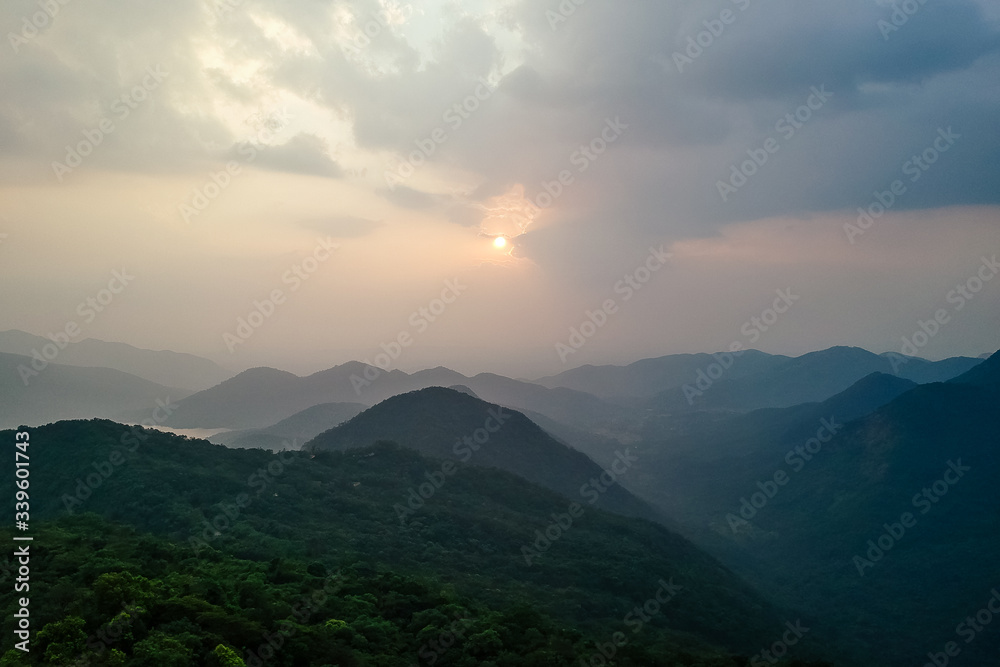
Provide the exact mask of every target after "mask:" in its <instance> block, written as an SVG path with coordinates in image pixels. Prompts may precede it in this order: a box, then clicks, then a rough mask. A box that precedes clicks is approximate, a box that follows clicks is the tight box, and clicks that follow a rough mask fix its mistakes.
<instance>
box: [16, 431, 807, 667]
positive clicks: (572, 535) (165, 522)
mask: <svg viewBox="0 0 1000 667" xmlns="http://www.w3.org/2000/svg"><path fill="white" fill-rule="evenodd" d="M123 433H125V434H127V436H128V437H127V438H126V439H124V440H123V438H122V435H123ZM0 439H2V440H4V441H6V442H13V433H12V432H9V431H8V432H4V433H0ZM31 439H32V442H37V443H44V448H39V449H38V450H37V454H36V457H37V458H36V459H33V463H32V465H33V468H32V480H33V486H32V488H33V490H34V494H36V496H33V497H37V501H36V503H35V504H34V505H33V507H32V519H33V521H35V522H36V523H37V522H39V521H47V520H51V519H53V518H55V517H56V516H58V515H61V514H64V513H65V511H66V508H67V507H69V508H70V509H72V511H73V512H75V513H80V512H94V513H96V514H98V515H100V516H102V517H105V518H106V519H109V520H112V521H118V522H123V523H127V524H131V525H133V526H136V527H138V528H139V529H141V530H150V531H153V532H155V533H157V534H158V535H160V536H163V537H165V538H167V539H169V540H170V541H172V542H174V543H175V544H176V545H178V547H181V549H180V550H177V549H174V550H173V551H171V550H165V549H163V548H159V549H158V548H157V547H156V545H155V544H146V545H145V546H144V547H143V552H144V553H146V554H150V555H151V556H152V557H153V558H154V559H157V558H158V559H160V565H159V571H160V572H163V571H164V568H165V567H168V566H170V567H172V566H173V564H176V563H178V562H187V563H197V562H199V561H200V560H205V561H207V562H220V559H222V558H228V557H229V556H235V557H236V558H239V559H243V560H245V561H258V562H260V563H262V564H263V563H267V562H270V568H269V570H268V571H269V572H270V573H271V574H272V575H274V578H275V579H274V580H275V581H276V582H277V583H281V581H282V580H283V577H290V579H285V580H286V581H295V580H296V579H297V578H298V577H299V576H300V575H296V574H294V572H295V571H296V570H298V569H299V568H301V565H295V566H294V567H291V565H293V564H289V563H288V562H287V561H288V560H289V559H292V560H293V561H296V562H301V561H303V560H307V559H311V560H314V561H318V563H317V565H316V568H317V569H318V570H326V571H333V570H335V569H336V568H338V567H346V568H353V569H355V570H357V569H359V568H364V570H363V571H369V572H374V571H376V568H377V569H379V570H381V571H386V570H391V572H392V573H393V574H394V575H395V576H397V577H399V576H402V577H432V578H433V580H434V581H441V580H444V581H447V582H448V584H447V585H446V586H445V587H444V588H441V589H440V590H442V594H443V595H449V596H454V595H455V594H456V593H457V594H458V595H462V596H469V597H472V598H474V599H475V600H476V601H477V604H480V605H491V606H493V607H497V608H507V609H510V608H523V607H529V608H534V609H535V610H536V611H538V612H540V613H543V614H549V615H551V616H552V617H553V618H555V619H557V621H558V622H560V623H563V624H569V625H571V626H573V627H579V628H580V629H581V630H583V631H585V632H587V633H592V634H593V635H594V636H595V637H596V638H597V639H596V641H607V639H608V638H609V637H610V636H611V632H615V631H618V630H622V629H626V628H628V627H629V626H628V625H625V622H627V619H629V618H634V614H633V616H629V613H630V611H631V610H632V609H633V608H634V607H635V606H636V605H643V604H644V603H643V601H647V603H648V601H650V600H653V599H654V597H655V595H656V593H657V591H658V590H659V589H660V587H661V584H660V583H659V582H660V580H665V581H669V580H670V579H671V578H672V579H673V580H674V583H675V584H677V585H679V586H681V587H682V589H681V591H680V592H678V593H677V594H676V596H674V597H673V598H671V599H670V600H669V603H663V604H662V605H660V604H657V605H656V606H657V607H658V609H657V611H656V612H655V613H654V612H649V614H650V615H649V616H648V620H647V622H645V623H644V624H642V625H641V626H640V627H644V632H643V633H641V635H638V634H637V635H636V636H635V637H634V639H633V638H631V636H630V640H629V646H630V647H631V648H630V649H629V652H628V653H626V654H623V656H622V657H623V658H627V659H628V660H631V661H632V662H631V663H630V662H623V663H622V664H652V663H653V662H655V661H659V660H664V659H669V660H670V661H671V662H680V663H681V664H698V663H697V661H698V660H701V659H704V660H705V661H706V662H703V663H701V664H706V665H711V666H712V667H722V666H723V665H732V664H741V663H743V662H745V660H746V659H745V658H743V659H737V660H734V658H732V657H725V656H723V655H721V654H720V652H719V651H718V650H717V649H712V648H711V647H713V646H720V647H722V648H724V649H726V650H729V651H741V652H744V655H747V654H749V653H751V652H755V651H757V650H759V647H762V646H767V645H770V643H771V642H772V641H773V638H774V636H775V635H776V634H777V635H778V636H780V634H781V632H782V631H784V622H785V620H787V619H788V618H789V617H790V618H796V617H795V616H789V615H790V614H791V613H792V612H782V611H781V610H778V609H776V608H775V607H773V606H772V605H770V604H769V603H768V602H767V601H766V600H764V599H763V598H762V597H761V596H760V595H759V594H758V593H757V592H756V591H754V590H753V589H752V588H750V587H749V586H747V585H746V584H744V583H743V582H741V581H740V580H739V578H738V577H736V576H734V575H733V574H732V573H731V572H730V571H729V570H727V569H726V568H724V567H722V566H721V565H720V564H719V563H718V562H717V561H715V560H714V559H712V558H711V557H709V556H707V555H706V554H705V553H704V552H702V551H700V550H698V549H697V548H696V547H694V546H693V545H692V544H691V543H689V542H687V541H686V540H684V539H683V538H680V537H679V536H677V535H675V534H673V533H670V532H669V531H667V530H666V529H664V528H662V527H660V526H657V525H655V524H652V523H650V522H646V521H640V520H634V519H627V518H624V517H620V516H616V515H612V514H608V513H605V512H602V511H600V510H598V509H594V508H589V507H588V508H587V509H586V510H585V512H584V514H583V515H582V516H577V518H576V519H574V520H573V523H572V525H568V526H567V527H566V528H565V529H564V530H561V531H560V532H559V533H558V534H556V533H551V522H552V521H553V519H552V518H551V517H552V516H553V515H555V516H557V517H558V516H560V515H562V514H565V513H566V512H567V505H566V500H565V499H564V498H562V497H560V496H557V495H555V494H553V493H551V492H549V491H546V490H544V489H541V488H539V487H536V486H534V485H531V484H529V483H527V482H525V481H523V480H521V479H519V478H517V477H515V476H513V475H510V474H508V473H504V472H501V471H496V470H486V469H483V468H478V467H475V466H470V467H464V468H462V469H461V470H459V471H457V472H456V473H455V475H454V476H452V477H451V478H449V479H448V481H447V483H445V484H443V485H442V486H441V487H440V488H439V489H438V490H437V492H436V493H435V494H434V496H433V497H431V498H430V499H428V500H427V502H426V505H425V506H424V507H422V508H421V509H420V511H419V513H418V515H417V516H415V517H413V518H412V519H411V520H410V521H408V522H407V523H406V524H402V523H400V522H399V521H398V520H397V518H396V516H395V510H394V509H393V506H394V505H395V504H398V503H400V502H405V500H404V499H405V498H406V497H407V495H408V492H409V490H410V489H412V488H414V487H416V486H419V485H420V484H421V483H423V482H425V481H426V479H425V477H424V472H425V471H427V470H430V469H437V468H439V467H440V465H441V462H440V461H435V460H431V459H426V458H422V457H420V456H419V455H417V454H416V453H415V452H412V451H409V450H404V449H400V448H399V447H396V446H390V445H380V446H377V447H374V448H367V449H362V450H357V451H351V452H347V453H339V452H330V453H319V454H308V453H306V452H284V453H282V454H280V455H271V454H267V453H265V452H260V451H252V450H230V449H226V448H223V447H218V446H213V445H211V444H209V443H206V442H204V441H199V440H191V439H186V438H181V437H177V436H173V435H170V434H166V433H161V432H157V431H152V430H145V429H129V428H128V427H124V426H122V425H120V424H115V423H112V422H107V421H100V420H91V421H88V422H60V423H58V424H54V425H50V426H46V427H42V428H39V429H34V430H32V431H31ZM33 451H35V450H33ZM119 457H120V458H119ZM95 461H97V462H98V463H99V464H100V463H101V462H108V465H109V466H110V467H111V472H110V473H108V474H107V475H106V476H104V479H103V480H102V482H101V483H100V484H99V485H96V486H93V487H88V488H86V489H80V488H78V486H79V485H81V484H85V483H84V482H81V481H80V479H81V475H83V474H84V471H89V472H90V473H93V470H94V468H95V466H94V465H93V464H94V462H95ZM111 461H120V463H117V464H112V463H110V462H111ZM0 466H6V469H5V470H4V471H3V472H4V473H5V474H9V475H12V474H13V473H12V468H13V462H12V460H11V461H5V462H4V463H2V464H0ZM98 468H100V465H98ZM102 474H103V473H102ZM539 531H549V532H550V534H552V535H553V537H552V540H551V542H550V543H549V545H548V546H545V545H544V544H541V543H540V542H539V539H540V538H539V534H540V533H539ZM535 542H538V543H539V544H541V551H542V553H541V554H540V555H539V556H538V557H534V558H532V559H531V560H530V562H528V559H526V558H525V557H524V554H523V551H522V547H524V546H525V545H531V544H532V543H535ZM38 544H39V546H40V547H42V548H44V547H45V542H39V543H38ZM100 546H101V545H100V544H99V545H97V547H98V548H99V547H100ZM196 556H197V557H196ZM181 558H184V559H185V560H184V561H180V560H179V559H181ZM167 559H169V560H167ZM64 560H65V559H60V560H57V562H56V564H55V565H51V566H49V567H48V568H44V569H46V570H50V569H52V568H53V567H55V566H56V565H58V566H60V567H62V565H63V561H64ZM122 560H123V557H119V558H118V559H117V560H115V559H111V560H109V561H107V562H104V563H95V564H94V568H97V569H96V571H94V570H93V569H92V570H90V571H92V572H94V575H93V576H97V575H98V574H100V573H101V572H108V571H117V570H118V569H120V568H121V567H122V566H123V563H122ZM72 564H73V566H74V567H75V568H77V570H79V567H78V563H77V562H73V563H72ZM312 567H313V566H310V569H312ZM100 568H103V569H100ZM282 572H284V573H285V574H281V573H282ZM184 581H185V580H184V579H183V578H177V577H172V578H171V579H170V584H169V585H171V586H175V585H178V584H183V583H184ZM255 581H256V582H257V583H258V584H260V585H261V586H257V585H256V584H255V583H254V582H255ZM205 583H207V582H200V581H196V580H190V579H189V580H188V586H191V587H195V588H200V587H202V586H204V585H205ZM265 583H266V580H265V581H261V580H260V579H259V578H257V577H249V578H246V581H245V583H244V584H240V585H239V590H238V592H239V593H240V605H238V606H240V607H246V606H250V605H253V603H254V600H260V599H262V597H261V596H262V590H261V587H262V586H263V587H264V588H266V586H264V584H265ZM399 585H400V584H398V583H397V584H395V587H398V586H399ZM395 587H394V588H390V589H389V590H387V591H385V592H384V593H378V596H377V597H374V596H372V597H369V594H373V593H376V591H375V590H364V589H361V590H353V591H349V594H345V595H344V596H336V598H335V601H334V602H333V604H335V605H338V606H335V607H331V608H329V609H328V610H327V611H326V612H325V613H324V614H323V616H322V618H323V619H324V620H326V619H346V620H347V622H349V623H352V624H354V623H361V621H360V620H358V619H357V614H358V613H359V612H356V611H355V612H353V614H352V615H351V616H342V615H339V614H338V610H340V612H341V613H345V614H346V613H348V612H347V611H344V610H343V608H342V606H339V605H342V602H341V601H340V600H341V597H342V598H343V602H351V601H354V602H358V604H360V602H361V601H364V600H368V602H369V603H370V604H369V605H368V606H367V608H368V609H369V610H372V609H373V605H377V606H378V607H379V608H380V609H383V610H387V609H395V610H396V612H395V613H398V614H403V615H404V616H407V617H408V616H409V615H410V614H411V613H415V612H416V611H417V609H414V608H409V611H408V610H407V609H408V608H407V606H406V605H405V604H404V603H403V602H402V600H403V599H404V598H403V597H402V596H403V595H405V594H406V593H407V591H406V589H400V588H395ZM308 591H309V589H308V588H306V589H304V590H303V591H302V592H308ZM65 594H66V591H65V590H64V591H63V595H65ZM189 594H190V593H189ZM217 594H222V595H225V594H226V593H225V592H224V591H218V592H217ZM3 595H4V596H5V597H4V598H3V602H4V603H5V605H8V604H10V603H11V593H10V592H9V591H8V592H7V593H4V594H3ZM354 596H357V597H354ZM152 597H153V598H155V597H156V596H152ZM213 603H215V604H218V603H219V602H218V599H216V600H214V601H213ZM388 603H392V604H388ZM149 604H160V602H158V601H157V600H155V599H152V598H151V599H150V601H149ZM187 605H188V607H190V608H192V609H196V608H198V607H199V605H201V603H200V602H197V600H196V599H192V600H189V601H188V602H187ZM393 605H395V606H393ZM361 606H362V607H364V605H361ZM202 608H204V607H203V605H202ZM282 608H283V609H287V608H288V607H287V603H286V605H284V606H282ZM58 611H59V612H60V613H61V612H62V609H59V610H58ZM182 611H183V608H175V612H182ZM261 612H267V613H268V614H270V613H274V612H273V611H272V610H268V609H266V608H264V607H262V608H261ZM38 613H41V610H39V611H38ZM46 613H50V614H51V613H53V612H52V610H51V609H48V610H46ZM283 613H287V612H283ZM368 613H369V614H370V615H374V613H373V611H369V612H368ZM182 615H183V614H182ZM209 619H212V623H213V624H214V625H215V626H217V627H218V626H219V621H218V619H217V618H214V617H212V615H208V616H205V617H203V618H202V621H203V622H208V620H209ZM623 619H624V620H623ZM804 620H805V621H806V623H805V624H806V625H808V624H809V619H804ZM367 624H368V625H370V624H371V622H370V621H368V622H367ZM362 625H363V623H362ZM183 626H184V624H183V623H182V624H180V626H179V628H181V629H177V628H175V629H174V630H173V632H181V631H182V628H183ZM238 627H239V628H244V627H246V626H243V625H237V626H233V625H230V626H229V630H227V631H222V630H220V632H222V634H223V635H225V637H227V638H229V637H236V638H241V637H242V639H240V641H242V642H246V643H248V644H249V643H250V642H251V641H252V640H253V639H254V637H255V636H256V635H254V632H255V630H254V627H253V626H249V628H246V630H247V632H243V631H237V632H234V631H233V630H234V629H235V628H238ZM338 627H339V626H338ZM420 627H422V626H421V625H418V626H417V628H415V629H413V630H412V631H413V632H416V631H417V630H419V628H420ZM546 627H547V626H546ZM387 630H388V629H387ZM820 634H821V632H820V631H817V632H812V633H810V634H809V635H808V636H807V638H806V640H805V642H803V644H804V645H803V646H802V647H797V654H799V655H802V654H800V653H798V650H799V649H800V648H801V650H802V651H803V652H804V653H805V654H808V653H809V652H810V649H809V644H810V643H812V642H814V641H816V640H817V639H818V638H819V636H820ZM434 635H435V636H436V633H434ZM529 640H530V639H529V638H527V637H526V638H524V641H529ZM230 641H231V640H230ZM371 641H372V642H373V643H376V640H375V639H374V637H373V638H372V640H371ZM233 643H234V644H235V645H236V647H237V648H240V645H239V644H238V643H235V642H233ZM349 645H350V646H353V647H355V648H358V647H361V646H365V647H367V646H368V642H365V643H364V644H361V643H357V644H355V643H353V642H352V643H351V644H349ZM633 649H634V650H636V651H640V653H637V654H632V655H634V656H635V657H634V658H631V657H628V656H629V655H630V654H631V651H632V650H633ZM685 649H686V650H687V651H689V653H688V655H687V657H685V656H684V652H685ZM592 651H596V649H595V648H594V646H593V645H591V647H590V648H587V652H585V653H583V654H577V653H576V652H575V651H574V650H573V649H572V648H571V647H570V646H567V647H566V650H565V651H564V652H563V654H560V655H556V654H553V655H552V656H550V657H549V659H548V660H542V662H540V663H538V664H559V665H570V664H577V663H578V662H579V660H581V659H586V658H588V656H589V655H590V653H591V652H592ZM490 655H492V654H490ZM653 656H657V657H656V658H654V657H653ZM695 656H699V657H695ZM283 659H284V658H283ZM283 664H284V663H283ZM343 664H349V663H343ZM380 664H391V665H396V664H400V665H402V664H405V663H401V662H395V661H392V662H385V663H380ZM504 664H515V663H504Z"/></svg>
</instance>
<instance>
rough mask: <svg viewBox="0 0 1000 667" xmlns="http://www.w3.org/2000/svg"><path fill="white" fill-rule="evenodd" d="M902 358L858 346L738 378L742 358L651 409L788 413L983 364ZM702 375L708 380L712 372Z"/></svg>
mask: <svg viewBox="0 0 1000 667" xmlns="http://www.w3.org/2000/svg"><path fill="white" fill-rule="evenodd" d="M901 359H902V357H899V358H897V359H896V361H895V362H894V361H893V358H892V357H891V356H879V355H877V354H873V353H871V352H868V351H867V350H863V349H861V348H857V347H832V348H830V349H827V350H822V351H819V352H811V353H809V354H804V355H802V356H800V357H795V358H791V359H784V360H781V361H780V363H776V364H773V365H771V366H770V367H768V368H766V369H764V370H763V371H761V372H758V373H753V374H750V375H745V376H742V377H737V376H736V375H735V373H733V372H732V370H735V369H736V368H737V367H738V366H739V365H740V364H741V362H742V358H737V359H735V360H734V361H733V364H732V370H731V371H726V372H723V373H722V374H721V376H719V377H718V379H717V380H712V379H711V377H706V376H704V375H703V376H700V377H701V381H700V383H699V381H698V379H697V378H695V377H693V376H692V377H691V378H689V379H688V381H687V382H688V384H687V385H686V387H687V388H684V387H681V388H675V389H670V390H668V391H665V392H663V393H661V394H659V395H657V396H656V397H655V398H653V399H652V400H651V401H650V403H649V405H650V407H651V408H653V409H656V410H661V411H667V412H679V411H680V412H683V411H690V410H737V411H749V410H757V409H760V408H784V407H790V406H793V405H799V404H801V403H818V402H821V401H824V400H826V399H828V398H830V397H831V396H834V395H836V394H838V393H840V392H842V391H844V390H846V389H847V388H848V387H850V386H851V385H853V384H854V383H855V382H857V381H858V380H860V379H862V378H864V377H866V376H868V375H871V374H872V373H883V374H886V375H898V376H899V377H901V378H904V379H909V380H912V381H914V382H918V383H919V382H924V381H934V382H937V381H941V380H943V379H948V378H950V377H954V375H952V374H958V373H962V372H964V371H965V370H968V369H969V368H972V367H974V366H976V365H978V364H979V363H981V362H980V361H979V360H976V359H965V358H956V359H952V360H945V361H939V362H929V361H926V360H923V359H911V360H910V361H909V362H906V363H902V362H901ZM702 371H703V372H704V373H705V374H706V375H708V369H702ZM716 375H717V376H718V375H719V374H718V373H716Z"/></svg>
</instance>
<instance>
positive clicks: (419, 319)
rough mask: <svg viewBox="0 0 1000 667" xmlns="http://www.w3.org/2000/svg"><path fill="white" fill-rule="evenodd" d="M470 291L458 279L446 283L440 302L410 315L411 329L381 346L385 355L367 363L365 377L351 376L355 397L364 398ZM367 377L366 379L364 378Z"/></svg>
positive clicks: (380, 354) (431, 301) (434, 302)
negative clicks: (367, 389) (435, 323)
mask: <svg viewBox="0 0 1000 667" xmlns="http://www.w3.org/2000/svg"><path fill="white" fill-rule="evenodd" d="M467 289H468V285H463V284H462V283H461V282H459V279H458V278H455V279H453V280H446V281H445V282H444V289H442V290H441V295H440V296H439V297H438V298H435V299H431V300H430V302H428V303H427V305H425V306H421V307H420V308H418V309H417V310H415V311H413V313H411V314H410V317H409V319H408V320H407V323H408V324H409V325H410V327H411V328H410V329H403V330H402V331H400V332H399V333H398V334H396V337H395V338H393V339H392V340H390V341H389V342H388V343H381V344H380V345H379V347H380V348H381V349H382V351H381V352H379V353H378V354H376V355H375V358H374V359H364V363H365V370H364V371H363V372H362V374H361V375H358V374H357V373H351V377H350V380H351V386H352V387H353V388H354V394H355V395H356V396H360V395H361V392H362V391H363V390H364V389H365V388H367V387H370V386H371V384H372V383H373V382H375V380H377V379H379V377H381V376H382V373H384V372H387V371H389V370H390V369H391V368H392V367H393V365H394V364H395V362H396V361H398V360H399V358H400V357H401V356H402V354H403V350H405V349H406V348H408V347H410V346H412V345H413V343H414V342H415V341H416V336H419V335H420V334H422V333H424V332H425V331H427V330H428V329H429V328H430V326H431V324H433V323H434V322H437V321H438V320H439V319H440V318H441V317H442V316H443V315H444V314H445V312H446V311H447V310H448V307H449V306H451V305H452V304H453V303H455V302H456V301H458V298H459V297H460V296H462V293H463V292H465V290H467ZM362 376H363V377H362Z"/></svg>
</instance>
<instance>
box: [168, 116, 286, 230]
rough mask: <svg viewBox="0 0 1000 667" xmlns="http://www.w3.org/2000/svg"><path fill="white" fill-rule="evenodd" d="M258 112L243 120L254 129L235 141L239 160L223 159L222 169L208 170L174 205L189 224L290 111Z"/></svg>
mask: <svg viewBox="0 0 1000 667" xmlns="http://www.w3.org/2000/svg"><path fill="white" fill-rule="evenodd" d="M260 116H261V114H259V113H256V114H253V115H251V116H250V118H248V119H247V123H248V124H250V125H251V127H252V129H253V130H254V131H253V134H251V135H250V136H248V137H247V138H245V139H244V140H243V141H241V142H239V143H238V144H237V145H236V153H237V154H238V155H240V157H241V158H242V160H241V161H238V160H229V161H228V162H226V165H225V169H222V170H220V171H216V172H212V173H211V174H209V175H208V178H206V179H205V181H204V182H203V183H202V184H201V185H199V186H198V187H196V188H195V189H194V190H192V191H191V194H190V195H188V197H187V198H185V200H184V202H182V203H181V204H180V205H179V206H178V207H177V210H178V212H179V213H180V216H181V218H182V219H183V220H184V222H185V223H186V224H191V219H192V218H196V217H198V216H199V215H201V214H202V213H204V212H205V211H206V210H208V207H209V206H211V205H212V202H214V201H215V200H216V199H218V198H219V197H220V196H221V195H222V193H223V192H225V191H226V190H227V189H228V188H229V186H231V185H232V184H233V179H235V178H236V177H237V176H239V175H240V174H242V173H243V167H244V166H246V165H248V164H250V163H252V162H253V161H254V160H256V159H257V156H258V155H259V154H260V151H261V150H262V146H264V145H266V144H267V143H268V142H270V141H271V140H272V139H274V136H275V135H276V134H277V133H278V132H280V131H281V130H282V129H284V128H285V127H286V126H287V125H288V124H289V122H291V119H292V116H291V114H290V113H288V110H287V109H284V108H283V109H280V110H277V111H273V112H271V113H270V114H267V115H266V116H263V117H262V119H260V120H258V117H260Z"/></svg>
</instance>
